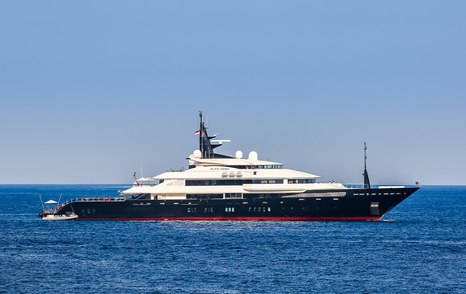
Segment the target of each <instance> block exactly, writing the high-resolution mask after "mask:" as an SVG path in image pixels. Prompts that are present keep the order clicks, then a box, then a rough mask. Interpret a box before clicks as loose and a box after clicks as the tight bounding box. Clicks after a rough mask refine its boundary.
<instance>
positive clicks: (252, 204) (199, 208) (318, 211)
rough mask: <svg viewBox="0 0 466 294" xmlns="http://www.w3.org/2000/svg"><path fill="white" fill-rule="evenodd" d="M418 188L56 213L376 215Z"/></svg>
mask: <svg viewBox="0 0 466 294" xmlns="http://www.w3.org/2000/svg"><path fill="white" fill-rule="evenodd" d="M418 189H419V188H418V187H413V188H387V189H384V188H379V189H345V190H338V191H335V190H332V191H308V192H306V193H303V194H297V195H287V196H281V197H263V198H244V199H209V200H196V199H190V200H151V199H125V200H123V199H119V198H118V199H113V198H99V199H96V198H90V199H89V198H87V199H79V200H75V201H72V202H69V203H66V204H65V205H63V207H61V208H60V209H59V210H58V211H57V212H56V214H64V213H67V212H68V213H70V212H75V213H76V214H77V215H78V216H79V219H80V220H99V219H102V220H103V219H105V220H378V219H380V218H381V217H382V216H383V215H384V214H385V213H387V212H388V211H390V210H391V209H392V208H394V207H395V206H396V205H398V204H399V203H400V202H401V201H403V200H404V199H406V198H407V197H408V196H409V195H411V194H412V193H414V192H415V191H416V190H418ZM245 196H247V194H245Z"/></svg>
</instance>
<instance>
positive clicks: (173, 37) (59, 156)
mask: <svg viewBox="0 0 466 294" xmlns="http://www.w3.org/2000/svg"><path fill="white" fill-rule="evenodd" d="M465 36H466V2H465V1H426V0H423V1H369V0H358V1H343V0H341V1H336V0H330V1H270V0H267V1H238V0H236V1H176V0H174V1H115V0H112V1H58V0H57V1H0V105H1V108H0V111H1V115H0V136H1V144H0V184H16V183H56V184H59V183H130V182H132V174H133V171H137V172H138V174H139V175H140V170H141V167H142V169H143V172H144V176H153V175H156V174H158V173H160V172H163V171H165V170H167V169H169V168H176V169H179V168H181V167H185V166H186V160H185V158H186V156H188V155H189V154H190V153H191V152H192V151H193V150H194V149H195V148H196V147H197V146H196V144H197V137H196V136H195V135H194V131H195V130H196V129H197V124H198V110H202V111H204V113H205V115H206V119H207V123H208V126H209V127H210V128H209V130H210V132H211V133H217V134H218V137H219V138H226V139H232V143H229V144H228V145H226V146H224V147H222V148H221V149H219V151H220V150H221V151H222V152H223V153H227V154H234V152H235V151H236V150H242V151H243V153H245V154H247V153H248V152H249V151H251V150H256V151H257V152H258V153H259V157H260V158H264V159H266V158H268V159H270V160H274V161H278V162H283V163H285V164H286V166H287V167H290V168H295V169H299V170H303V171H308V172H311V173H315V174H318V175H321V176H322V177H323V178H324V180H338V181H343V182H347V183H348V182H349V183H360V182H362V175H361V174H362V168H363V161H362V156H363V154H362V146H363V142H364V141H367V143H368V146H369V150H368V156H369V160H368V165H369V173H370V176H371V180H372V182H374V183H381V184H394V183H403V184H412V183H414V181H416V180H420V181H421V183H424V184H466V37H465Z"/></svg>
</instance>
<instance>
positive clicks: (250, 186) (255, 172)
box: [122, 150, 345, 200]
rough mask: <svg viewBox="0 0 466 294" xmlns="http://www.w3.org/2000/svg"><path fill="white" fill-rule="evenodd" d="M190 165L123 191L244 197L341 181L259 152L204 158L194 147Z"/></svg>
mask: <svg viewBox="0 0 466 294" xmlns="http://www.w3.org/2000/svg"><path fill="white" fill-rule="evenodd" d="M188 160H189V167H190V168H189V169H187V170H184V171H170V172H165V173H162V174H160V175H158V176H155V177H152V178H140V179H138V180H137V181H136V182H135V183H134V185H133V187H131V188H129V189H128V190H125V191H123V192H122V193H123V194H133V195H140V194H146V195H147V194H150V196H151V199H167V200H168V199H190V197H196V198H199V197H202V195H209V196H210V198H212V196H213V195H215V196H216V197H217V198H223V199H225V198H243V197H244V196H246V195H248V194H259V196H260V194H277V196H278V194H280V195H283V194H291V195H292V194H300V193H304V192H305V191H308V190H341V189H345V186H343V185H342V184H340V183H317V182H316V179H317V178H319V176H317V175H314V174H310V173H306V172H301V171H297V170H293V169H285V168H283V164H282V163H278V162H272V161H265V160H259V158H258V155H257V153H256V152H254V151H252V152H250V153H249V156H248V158H242V152H240V151H238V152H236V157H235V158H202V156H201V151H200V150H195V151H194V152H193V154H191V155H190V156H189V157H188Z"/></svg>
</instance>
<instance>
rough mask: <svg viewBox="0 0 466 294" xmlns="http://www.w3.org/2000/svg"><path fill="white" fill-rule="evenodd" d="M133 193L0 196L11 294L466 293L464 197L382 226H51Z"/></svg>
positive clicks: (76, 188)
mask: <svg viewBox="0 0 466 294" xmlns="http://www.w3.org/2000/svg"><path fill="white" fill-rule="evenodd" d="M125 188H127V187H126V186H123V185H1V186H0V292H1V293H18V292H19V293H37V292H45V293H52V292H59V293H327V292H331V293H334V292H338V293H342V292H351V293H466V225H465V223H466V187H465V186H429V187H423V188H422V189H421V190H419V191H418V192H416V193H415V194H413V195H412V196H410V197H409V198H408V199H407V200H405V201H404V202H403V203H401V204H400V205H399V206H397V207H396V208H395V209H394V210H392V211H391V212H390V213H389V214H387V215H386V216H385V217H384V220H383V221H378V222H288V221H285V222H276V221H275V222H266V221H249V222H229V221H228V222H215V221H212V222H205V221H202V222H191V221H62V222H50V221H42V220H41V219H40V218H39V217H38V216H37V213H39V212H40V211H41V209H42V208H41V202H40V200H39V194H40V195H41V196H42V198H43V200H44V201H46V200H49V199H53V200H58V198H59V197H60V194H61V195H62V200H66V199H70V198H74V197H82V196H104V195H105V196H116V195H118V190H122V189H125Z"/></svg>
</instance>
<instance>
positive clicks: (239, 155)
mask: <svg viewBox="0 0 466 294" xmlns="http://www.w3.org/2000/svg"><path fill="white" fill-rule="evenodd" d="M235 157H236V159H241V158H243V152H241V151H240V150H238V151H236V154H235Z"/></svg>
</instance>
